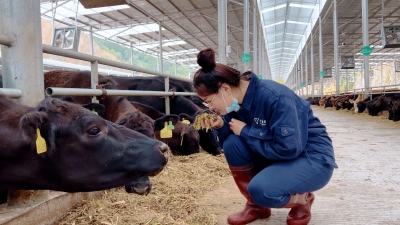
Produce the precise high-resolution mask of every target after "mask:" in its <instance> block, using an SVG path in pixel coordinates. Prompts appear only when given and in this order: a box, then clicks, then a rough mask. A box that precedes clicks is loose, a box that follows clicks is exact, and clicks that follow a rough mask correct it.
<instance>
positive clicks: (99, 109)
mask: <svg viewBox="0 0 400 225" xmlns="http://www.w3.org/2000/svg"><path fill="white" fill-rule="evenodd" d="M82 107H83V108H86V109H89V110H90V111H92V112H93V113H95V114H97V115H99V116H101V117H103V118H104V112H105V110H106V108H105V107H104V105H102V104H98V103H89V104H85V105H82Z"/></svg>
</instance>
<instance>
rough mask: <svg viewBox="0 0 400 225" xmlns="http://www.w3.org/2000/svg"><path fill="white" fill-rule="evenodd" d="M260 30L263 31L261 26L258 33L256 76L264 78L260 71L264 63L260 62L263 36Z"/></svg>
mask: <svg viewBox="0 0 400 225" xmlns="http://www.w3.org/2000/svg"><path fill="white" fill-rule="evenodd" d="M262 29H264V28H263V26H262V25H261V26H260V32H258V74H257V75H262V76H264V74H263V71H262V64H263V63H264V62H263V61H262V51H263V48H262V42H263V40H264V39H263V36H262V34H263V32H262Z"/></svg>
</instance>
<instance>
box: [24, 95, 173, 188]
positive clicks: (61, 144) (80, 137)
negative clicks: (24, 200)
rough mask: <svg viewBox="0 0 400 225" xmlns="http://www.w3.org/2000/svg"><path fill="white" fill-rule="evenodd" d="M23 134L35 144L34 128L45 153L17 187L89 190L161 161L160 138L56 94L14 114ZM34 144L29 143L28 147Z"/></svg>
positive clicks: (145, 171) (155, 169) (146, 171)
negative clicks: (117, 121) (17, 116)
mask: <svg viewBox="0 0 400 225" xmlns="http://www.w3.org/2000/svg"><path fill="white" fill-rule="evenodd" d="M20 128H21V129H22V130H23V136H24V139H25V140H26V141H27V142H28V143H30V145H31V146H35V145H36V144H35V142H36V140H37V138H38V135H37V130H39V131H40V135H41V136H42V137H43V139H44V141H45V143H46V146H47V147H46V148H45V152H44V153H41V154H40V155H39V156H37V154H36V153H31V155H32V154H33V155H34V156H33V157H35V158H36V159H37V161H34V160H33V159H29V160H30V161H32V162H30V163H29V165H26V166H32V167H33V165H36V169H34V168H32V171H35V174H32V175H31V176H32V177H31V178H30V180H29V181H26V184H25V185H24V186H23V187H22V188H29V189H31V188H32V189H51V190H59V191H67V192H75V191H95V190H103V189H109V188H113V187H118V186H121V185H124V184H126V183H128V182H130V181H132V180H134V179H136V178H138V177H140V176H143V175H150V176H152V175H156V174H157V173H159V172H160V171H161V170H162V168H163V167H164V166H165V164H166V163H167V159H166V158H165V156H164V155H163V152H164V151H165V150H166V146H165V144H164V143H161V142H159V141H157V140H154V139H151V138H148V137H146V136H145V135H142V134H140V133H138V132H136V131H133V130H130V129H128V128H126V127H123V126H120V125H117V124H114V123H111V122H109V121H106V120H104V119H103V118H101V117H100V116H98V115H96V114H95V113H93V112H91V111H89V110H87V109H85V108H83V107H81V106H79V105H76V104H73V103H69V102H65V101H61V100H59V99H53V98H48V99H45V100H44V101H43V102H42V103H40V104H39V106H38V107H37V108H36V109H34V110H32V111H30V112H29V113H27V114H25V115H24V116H23V117H22V118H21V119H20ZM34 148H35V147H34Z"/></svg>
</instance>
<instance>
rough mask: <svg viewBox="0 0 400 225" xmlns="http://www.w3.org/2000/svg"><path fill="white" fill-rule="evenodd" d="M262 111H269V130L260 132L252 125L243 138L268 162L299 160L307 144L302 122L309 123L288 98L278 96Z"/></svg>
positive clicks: (264, 104) (245, 128) (245, 130)
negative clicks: (303, 136) (301, 128)
mask: <svg viewBox="0 0 400 225" xmlns="http://www.w3.org/2000/svg"><path fill="white" fill-rule="evenodd" d="M261 107H267V109H265V110H263V111H264V112H265V113H266V115H265V118H267V119H268V121H267V123H268V126H266V127H264V128H260V127H257V126H254V125H249V124H248V125H246V126H245V127H244V128H243V129H242V131H241V133H240V136H241V137H243V140H245V141H246V143H247V144H249V146H252V148H253V149H254V150H255V151H259V152H260V154H262V155H264V156H265V157H266V158H269V159H273V160H289V159H294V158H296V157H298V156H299V155H300V154H301V153H302V150H303V149H304V146H305V144H306V143H303V142H304V141H302V140H304V139H303V138H302V137H301V133H302V132H303V131H301V130H300V126H301V123H302V122H301V121H302V120H303V121H304V120H305V121H307V120H308V119H307V118H302V117H303V116H300V115H298V110H297V107H296V104H295V102H294V101H293V99H291V98H290V97H288V96H282V95H281V96H277V97H276V99H274V100H273V101H271V102H267V101H266V102H263V105H262V106H261ZM305 134H307V132H306V133H305ZM305 140H307V138H305ZM305 142H306V141H305Z"/></svg>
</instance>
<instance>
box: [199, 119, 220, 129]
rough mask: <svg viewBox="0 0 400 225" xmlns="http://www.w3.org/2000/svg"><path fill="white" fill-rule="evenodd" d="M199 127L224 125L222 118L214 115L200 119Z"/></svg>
mask: <svg viewBox="0 0 400 225" xmlns="http://www.w3.org/2000/svg"><path fill="white" fill-rule="evenodd" d="M200 124H201V127H212V128H217V129H218V128H221V127H222V126H223V125H224V120H223V119H222V117H220V116H214V117H213V118H209V119H205V120H200Z"/></svg>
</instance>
